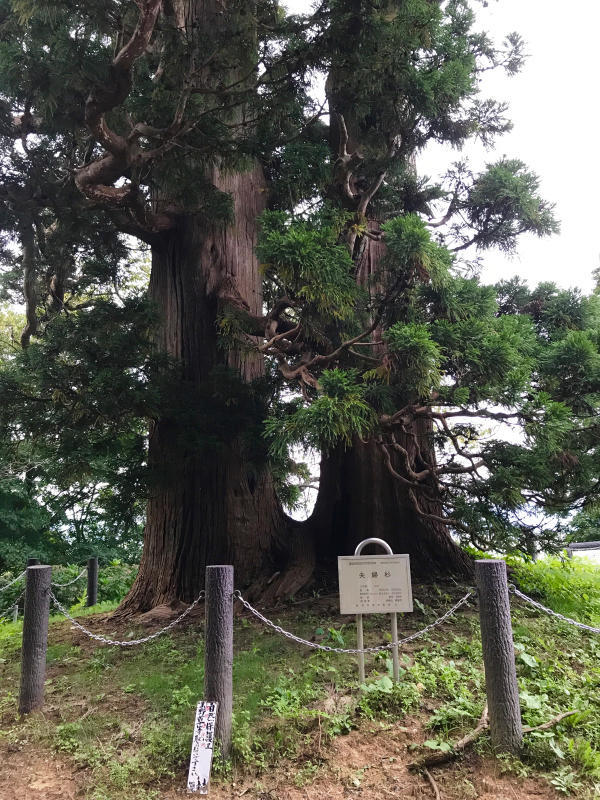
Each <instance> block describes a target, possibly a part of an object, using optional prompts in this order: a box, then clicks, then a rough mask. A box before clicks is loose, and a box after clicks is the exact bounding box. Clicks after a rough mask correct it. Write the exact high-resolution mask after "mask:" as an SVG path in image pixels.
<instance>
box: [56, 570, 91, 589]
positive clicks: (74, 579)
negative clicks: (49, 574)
mask: <svg viewBox="0 0 600 800" xmlns="http://www.w3.org/2000/svg"><path fill="white" fill-rule="evenodd" d="M86 572H87V567H84V568H83V569H82V570H81V572H80V573H79V575H78V576H77V577H76V578H73V580H72V581H69V582H68V583H52V586H56V587H57V588H61V589H64V588H65V586H72V585H73V584H74V583H77V581H78V580H79V578H81V577H82V576H83V575H85V573H86Z"/></svg>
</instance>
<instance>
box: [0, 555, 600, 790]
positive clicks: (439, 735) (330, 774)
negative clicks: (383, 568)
mask: <svg viewBox="0 0 600 800" xmlns="http://www.w3.org/2000/svg"><path fill="white" fill-rule="evenodd" d="M512 566H513V570H514V572H513V575H514V577H515V579H517V580H518V581H519V582H520V585H521V587H522V588H523V589H524V591H526V592H528V593H530V594H534V595H535V596H536V597H538V598H539V599H541V600H542V601H543V602H545V603H547V604H548V605H551V606H553V607H554V608H557V610H559V611H562V612H563V613H567V614H571V615H572V616H575V617H577V618H578V619H580V620H582V621H586V622H591V623H596V624H597V623H599V622H600V570H596V569H594V568H593V567H586V566H585V565H582V564H578V563H577V562H560V561H548V562H541V563H538V564H535V565H532V564H524V563H523V562H515V563H513V565H512ZM76 574H77V572H76V571H75V570H73V577H74V576H75V575H76ZM65 580H66V576H65ZM101 587H102V583H101ZM105 591H107V587H106V586H105ZM80 592H81V589H80ZM462 593H463V587H460V586H456V585H455V584H451V585H450V584H447V585H442V584H434V585H429V586H420V587H416V592H415V594H416V603H415V612H414V613H413V614H412V615H405V616H404V618H403V619H402V620H401V622H400V626H401V629H402V630H403V631H404V632H406V633H408V632H410V631H411V630H415V629H418V628H421V627H423V626H424V625H425V624H427V623H428V622H430V621H432V620H433V619H434V618H435V617H437V616H438V615H439V614H440V613H441V612H442V611H443V610H445V609H446V608H447V607H448V606H449V605H451V604H452V603H453V602H454V601H455V600H456V599H458V597H459V596H461V594H462ZM102 599H103V598H102V588H101V600H102ZM74 604H75V610H76V612H77V615H82V616H83V617H84V619H83V620H82V621H83V622H84V624H86V625H87V626H89V627H90V628H91V629H92V630H94V631H96V632H103V633H107V634H108V635H116V636H117V638H125V637H127V636H131V637H133V636H135V635H137V634H138V633H139V631H140V630H142V629H148V628H149V627H150V628H152V629H153V630H154V629H156V628H158V627H161V626H162V625H164V618H163V619H158V615H157V617H155V618H152V616H151V615H150V616H148V615H146V617H145V618H143V619H140V620H139V626H133V627H132V626H127V625H125V624H124V623H117V622H115V620H113V619H112V618H111V615H110V613H109V612H110V611H111V610H112V609H113V608H114V607H115V604H116V598H114V597H110V598H108V599H107V600H105V601H104V602H103V603H101V604H100V605H99V606H97V607H95V608H94V609H92V610H85V609H84V608H83V606H82V598H81V596H79V597H76V598H75V600H74ZM269 614H270V616H272V617H273V618H274V619H276V620H277V621H278V622H279V623H280V624H282V625H283V626H284V627H286V628H288V629H291V630H293V631H294V632H297V633H299V634H300V635H302V636H305V637H307V638H309V639H311V638H314V639H315V640H318V641H323V642H325V643H331V644H334V645H335V646H340V645H341V646H348V647H352V646H354V641H355V629H354V624H353V622H352V621H349V618H348V617H340V616H339V614H338V609H337V597H336V596H335V595H334V596H326V597H318V596H315V597H311V598H302V599H300V600H296V602H295V603H292V604H288V605H286V606H285V607H280V608H278V609H276V610H274V611H270V612H269ZM366 620H367V622H366V630H365V638H366V641H367V643H368V644H378V643H381V642H382V641H385V640H386V638H387V640H388V641H389V628H388V625H387V620H386V618H385V617H383V616H376V615H374V616H370V617H367V618H366ZM20 627H21V623H20V622H18V623H16V624H13V623H5V624H2V625H1V626H0V720H1V724H0V753H1V755H0V758H2V760H3V763H5V764H6V765H7V767H6V770H3V775H4V777H0V794H1V795H2V797H5V798H8V800H12V799H13V797H14V798H16V797H23V796H27V795H26V792H27V790H28V789H32V788H33V789H35V788H36V787H37V788H39V787H40V785H43V787H45V788H44V794H45V797H47V798H49V799H51V798H54V797H56V798H58V797H61V798H62V797H66V798H69V797H75V796H79V797H81V796H83V797H86V798H88V799H89V800H142V798H144V800H152V799H153V798H159V797H160V798H169V799H170V798H171V797H173V798H174V797H176V796H177V794H178V793H179V792H181V791H182V790H183V789H184V787H185V779H186V769H187V763H188V759H189V752H190V742H191V733H192V726H193V715H194V708H195V703H196V701H197V700H198V699H199V698H201V697H202V687H203V659H204V651H203V627H204V620H203V614H202V612H201V611H199V612H198V614H196V615H190V618H188V619H187V620H186V621H185V622H184V623H182V625H181V626H178V627H177V628H175V629H174V631H173V632H172V633H171V634H167V635H165V636H163V637H161V638H159V639H156V640H154V641H152V642H149V643H148V644H146V645H144V646H142V647H135V648H131V649H129V648H126V649H117V648H113V647H102V646H99V645H97V644H96V643H95V642H93V641H91V640H90V639H88V638H87V637H85V636H84V635H83V634H81V633H80V632H79V631H76V630H75V629H73V628H71V626H70V625H69V624H68V623H67V622H66V621H65V620H64V618H61V617H58V616H56V617H53V618H52V620H51V624H50V634H49V649H48V682H47V689H46V705H45V708H44V710H43V712H42V713H39V714H33V715H31V716H29V717H27V718H24V719H20V718H19V717H18V715H17V713H16V700H17V694H18V679H19V649H20V635H19V633H20ZM513 627H514V639H515V648H516V653H517V669H518V676H519V684H520V689H521V705H522V712H523V719H524V723H525V724H526V725H531V726H535V725H539V724H540V723H542V722H544V721H546V720H548V719H550V718H552V717H554V716H555V715H558V714H560V713H561V712H564V711H567V710H576V711H577V713H576V714H574V715H573V716H571V717H569V718H567V719H565V720H563V721H562V722H561V723H559V724H558V725H556V726H555V727H553V728H552V729H550V730H544V731H537V732H534V733H531V734H528V735H527V736H526V746H525V749H524V752H523V755H522V757H521V758H520V759H516V758H513V757H497V758H496V757H494V756H493V754H492V753H491V750H490V746H489V742H488V740H487V738H486V736H485V735H484V736H483V737H481V738H480V739H479V740H478V741H477V742H476V744H475V747H474V749H473V750H472V751H470V752H467V753H466V754H465V755H464V756H463V757H462V759H460V760H458V761H457V762H456V763H453V764H451V765H448V766H446V767H444V768H439V769H437V770H435V771H434V775H435V779H436V781H437V783H438V785H439V788H440V791H441V794H442V797H444V798H447V799H448V800H450V799H451V798H455V799H456V800H458V799H459V798H460V799H461V800H462V799H464V798H473V799H474V798H490V800H491V798H497V797H505V796H506V797H519V798H530V797H531V798H533V797H537V798H540V797H542V798H551V797H557V796H568V795H571V796H574V797H575V796H576V797H578V798H582V799H583V798H589V800H591V798H595V797H599V796H600V699H599V698H600V695H599V692H598V689H599V687H600V661H599V658H598V657H599V655H600V638H599V637H598V636H594V635H593V634H587V633H584V632H582V631H580V630H577V629H575V628H573V627H570V626H567V625H565V624H563V623H559V622H557V621H553V620H550V619H548V618H546V617H542V616H540V615H539V614H537V612H535V611H533V610H532V609H530V608H527V607H523V606H520V605H519V604H518V603H514V604H513ZM235 647H236V653H235V662H234V698H235V699H234V703H235V725H234V752H233V758H232V759H231V761H226V762H224V761H223V760H222V759H221V758H220V757H219V755H218V754H217V756H216V758H215V763H214V784H213V787H214V788H213V790H212V791H211V793H213V794H214V795H215V796H216V797H217V798H225V797H230V796H231V797H236V796H246V797H249V798H261V800H275V798H284V797H285V798H288V797H290V798H296V797H298V798H301V797H303V798H305V799H306V798H309V800H313V798H315V797H317V796H327V797H333V798H335V797H340V798H341V797H348V796H360V795H361V794H362V795H363V796H366V797H369V798H384V797H386V796H392V794H394V795H395V796H414V797H419V796H422V797H432V796H433V792H432V788H431V787H430V786H429V785H428V784H427V782H426V781H425V780H424V779H423V777H422V776H420V775H412V774H411V773H409V771H408V770H407V764H408V763H410V762H411V761H413V760H414V759H415V758H416V757H417V756H419V755H422V753H423V752H428V751H435V750H445V749H448V748H449V747H450V746H451V743H452V742H454V741H456V740H457V739H458V738H460V736H461V735H462V734H463V733H465V732H466V731H468V730H469V729H472V728H473V727H475V725H476V724H477V721H478V719H479V718H480V716H481V712H482V708H483V704H484V700H485V689H484V677H483V667H482V658H481V647H480V640H479V626H478V617H477V613H476V609H475V607H474V605H472V606H471V607H467V608H466V609H462V610H461V611H460V612H459V613H458V615H457V616H456V617H455V618H454V619H453V620H451V621H449V622H448V623H445V624H444V626H443V627H442V628H440V629H438V630H436V631H433V632H432V633H431V634H430V635H428V636H426V637H424V638H422V639H419V640H416V641H414V642H411V643H410V644H409V645H408V646H407V647H406V648H405V649H404V650H403V652H402V654H401V671H400V683H399V684H398V685H397V686H395V685H394V684H393V683H392V681H391V677H390V676H391V662H390V659H389V657H388V656H386V655H378V656H377V657H374V658H371V659H369V660H368V664H367V666H368V677H367V681H366V683H365V684H364V685H363V686H362V687H359V686H358V682H357V670H356V664H355V660H354V658H353V657H351V656H345V655H338V654H330V653H323V652H314V651H312V650H308V649H305V648H301V647H299V646H297V645H295V644H293V643H292V642H289V641H287V640H284V639H283V638H281V637H280V636H278V635H276V634H275V633H273V632H272V631H270V630H268V629H266V628H264V627H261V626H260V625H259V624H258V623H256V621H255V620H254V619H253V618H251V617H250V618H249V617H247V616H245V615H243V614H240V615H238V616H237V618H236V624H235ZM38 762H39V763H38ZM36 764H37V766H36ZM50 765H53V766H52V767H51V766H50ZM275 767H277V769H276V770H275V769H274V768H275ZM40 770H41V771H42V773H44V770H45V778H43V779H42V778H40V776H39V774H38V773H39V772H40ZM51 770H54V771H55V772H56V771H57V770H58V772H56V775H55V777H54V778H52V776H51V775H50V776H49V775H48V772H49V771H51ZM59 773H60V774H59ZM52 774H53V775H54V773H52ZM40 780H42V784H40ZM44 780H45V781H46V783H44ZM36 781H37V783H36ZM53 781H55V784H56V785H55V784H53ZM3 783H4V785H2V784H3ZM53 786H54V789H53ZM54 790H56V794H53V791H54ZM400 790H403V791H404V792H405V794H403V795H400V794H398V792H400Z"/></svg>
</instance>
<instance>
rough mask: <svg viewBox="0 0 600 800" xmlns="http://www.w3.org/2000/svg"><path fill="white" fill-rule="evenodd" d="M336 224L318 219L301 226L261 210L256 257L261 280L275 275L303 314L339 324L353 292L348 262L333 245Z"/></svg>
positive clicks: (341, 249) (339, 247) (346, 255)
mask: <svg viewBox="0 0 600 800" xmlns="http://www.w3.org/2000/svg"><path fill="white" fill-rule="evenodd" d="M336 222H337V221H336V220H335V219H334V221H333V224H332V223H329V222H328V221H327V220H324V221H322V220H321V218H320V217H317V219H316V220H314V221H313V220H310V221H308V222H307V221H304V220H299V219H290V218H289V217H288V216H287V215H286V214H284V213H283V212H279V211H265V212H264V213H263V215H262V217H261V230H262V235H261V238H260V243H259V247H258V255H259V257H260V259H261V261H262V262H264V263H263V269H264V271H265V275H266V276H267V278H268V277H270V276H272V275H274V276H276V277H277V281H278V282H280V283H283V285H284V286H285V291H286V293H287V295H288V296H289V297H290V299H291V300H292V301H293V302H297V303H298V304H302V307H303V309H304V313H305V314H307V315H311V314H316V315H319V316H323V317H325V318H327V319H329V320H331V319H333V320H344V319H346V318H348V317H349V316H350V315H351V314H352V313H353V312H354V303H355V301H356V298H357V293H358V289H357V286H356V283H355V281H354V280H353V279H352V277H351V275H352V259H351V258H350V255H349V253H348V250H347V248H345V247H344V246H343V245H342V244H340V243H339V241H338V229H337V226H336Z"/></svg>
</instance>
